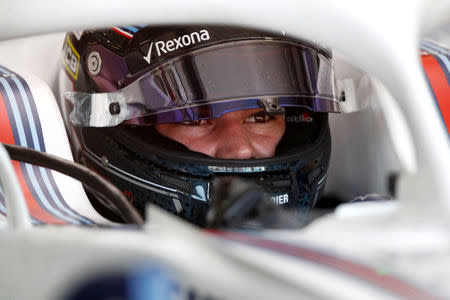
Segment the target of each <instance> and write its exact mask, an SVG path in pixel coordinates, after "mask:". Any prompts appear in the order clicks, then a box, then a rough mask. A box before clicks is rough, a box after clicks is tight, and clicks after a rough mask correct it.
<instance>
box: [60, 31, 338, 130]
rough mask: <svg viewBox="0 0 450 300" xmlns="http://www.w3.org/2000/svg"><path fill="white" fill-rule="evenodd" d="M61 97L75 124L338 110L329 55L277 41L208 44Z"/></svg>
mask: <svg viewBox="0 0 450 300" xmlns="http://www.w3.org/2000/svg"><path fill="white" fill-rule="evenodd" d="M65 95H66V98H67V99H68V100H70V101H72V103H73V104H74V110H73V111H72V113H71V116H70V117H71V120H72V122H73V123H74V124H75V125H81V126H95V127H99V126H101V127H103V126H115V125H118V124H120V123H121V122H123V121H125V120H132V119H134V120H132V122H133V123H137V124H157V123H172V122H184V121H196V120H201V119H211V118H218V117H220V116H221V115H223V114H224V113H227V112H230V111H235V110H242V109H250V108H258V107H263V108H266V110H267V108H268V107H269V109H270V105H273V107H275V106H279V107H303V108H308V109H310V110H312V111H320V112H339V111H340V107H339V100H338V98H337V96H336V94H335V87H334V74H333V70H332V66H331V61H330V59H329V58H327V57H325V56H324V55H323V54H322V53H320V52H318V51H316V50H315V49H312V48H308V47H305V46H302V45H300V44H296V43H291V42H285V41H274V40H251V41H238V42H229V43H224V44H219V45H213V46H209V47H207V48H203V49H199V50H196V51H193V52H191V53H189V54H186V55H183V56H180V57H177V58H175V59H172V60H170V61H168V62H166V63H164V64H162V65H159V66H158V67H156V68H153V69H152V70H150V71H148V72H147V73H146V74H145V75H143V76H142V77H140V78H139V79H138V80H136V81H134V82H133V83H131V84H129V85H127V86H126V87H124V88H123V89H121V90H119V91H117V92H112V93H96V94H89V93H79V92H69V93H66V94H65ZM261 100H263V101H261ZM271 103H272V104H271Z"/></svg>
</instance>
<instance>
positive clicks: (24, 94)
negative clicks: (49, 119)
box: [12, 77, 42, 151]
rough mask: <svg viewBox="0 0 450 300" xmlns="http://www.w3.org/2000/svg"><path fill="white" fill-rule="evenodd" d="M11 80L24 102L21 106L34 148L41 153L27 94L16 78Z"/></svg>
mask: <svg viewBox="0 0 450 300" xmlns="http://www.w3.org/2000/svg"><path fill="white" fill-rule="evenodd" d="M12 80H13V81H14V83H15V84H16V85H17V87H18V88H19V93H20V96H21V97H22V99H23V100H24V101H23V104H24V106H25V112H26V114H27V119H28V122H30V129H31V136H32V137H33V143H34V147H35V149H36V150H38V151H42V149H41V145H40V144H39V138H38V134H37V131H36V124H35V123H34V119H33V114H32V112H31V107H30V103H29V102H28V97H27V94H26V92H25V90H24V88H23V86H22V83H20V81H19V80H18V79H17V77H12ZM22 124H23V123H22Z"/></svg>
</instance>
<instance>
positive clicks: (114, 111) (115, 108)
mask: <svg viewBox="0 0 450 300" xmlns="http://www.w3.org/2000/svg"><path fill="white" fill-rule="evenodd" d="M109 113H110V114H111V115H118V114H120V104H119V102H113V103H111V104H110V105H109Z"/></svg>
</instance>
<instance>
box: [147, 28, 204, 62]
mask: <svg viewBox="0 0 450 300" xmlns="http://www.w3.org/2000/svg"><path fill="white" fill-rule="evenodd" d="M209 39H210V36H209V32H208V30H206V29H202V30H200V31H199V32H196V31H194V32H192V33H190V34H185V35H183V36H179V37H177V38H174V39H171V40H168V41H157V42H151V43H150V45H149V48H148V53H147V55H146V56H143V58H144V59H145V60H146V61H147V62H148V64H150V63H151V56H152V50H153V45H154V46H155V49H156V52H157V54H158V57H159V56H161V54H166V53H168V52H172V51H175V50H178V49H180V48H184V47H186V46H190V45H194V44H197V43H201V42H202V41H208V40H209Z"/></svg>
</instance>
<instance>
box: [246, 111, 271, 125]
mask: <svg viewBox="0 0 450 300" xmlns="http://www.w3.org/2000/svg"><path fill="white" fill-rule="evenodd" d="M270 120H272V117H270V116H269V115H268V114H267V113H266V112H265V111H260V112H257V113H255V114H253V115H251V116H250V117H248V118H247V119H245V122H248V123H266V122H269V121H270Z"/></svg>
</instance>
